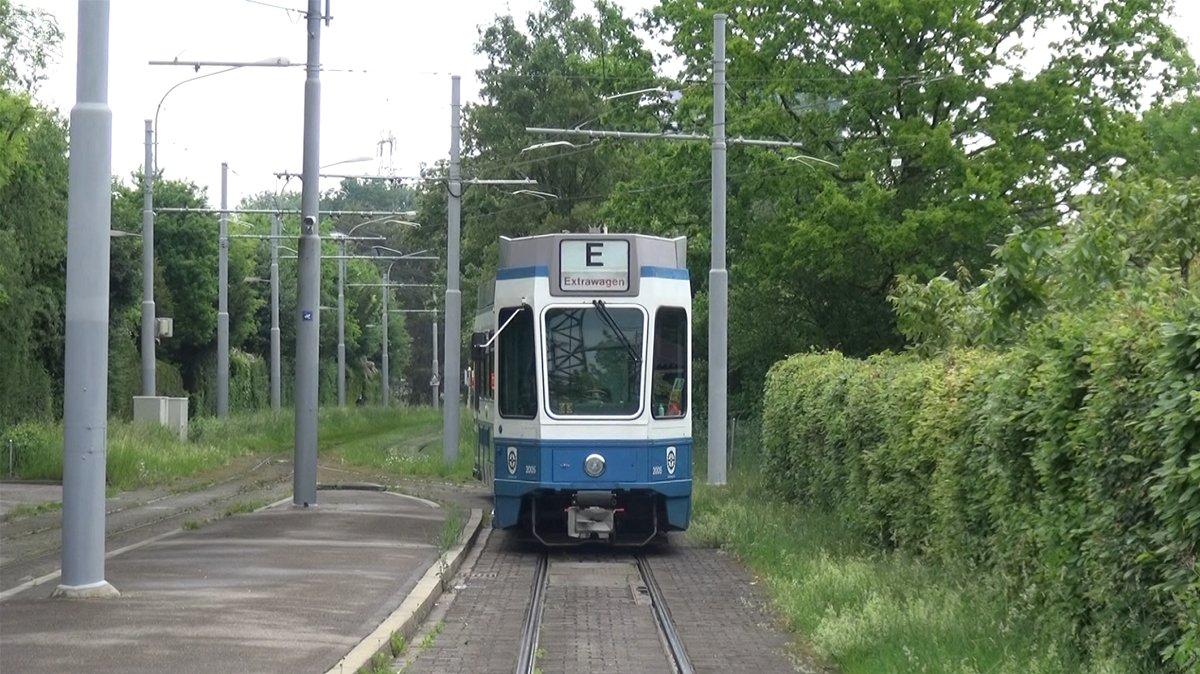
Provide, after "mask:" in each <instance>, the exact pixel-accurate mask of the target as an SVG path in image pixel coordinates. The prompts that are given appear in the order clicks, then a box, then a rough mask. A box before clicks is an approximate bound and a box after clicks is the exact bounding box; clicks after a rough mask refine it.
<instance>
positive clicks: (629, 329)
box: [546, 304, 645, 416]
mask: <svg viewBox="0 0 1200 674" xmlns="http://www.w3.org/2000/svg"><path fill="white" fill-rule="evenodd" d="M618 331H619V332H618ZM644 340H645V329H644V319H643V314H642V312H641V311H640V310H638V309H633V308H619V307H618V308H610V307H605V306H604V305H603V304H601V305H599V306H593V307H587V308H577V309H575V308H571V309H550V310H549V311H547V312H546V381H547V384H548V387H549V396H548V401H549V406H550V413H551V414H554V415H556V416H630V415H633V414H637V411H638V409H639V408H640V406H641V390H642V387H641V381H642V350H643V342H644Z"/></svg>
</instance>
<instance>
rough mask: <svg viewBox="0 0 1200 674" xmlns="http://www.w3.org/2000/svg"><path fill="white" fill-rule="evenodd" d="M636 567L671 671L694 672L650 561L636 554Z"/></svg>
mask: <svg viewBox="0 0 1200 674" xmlns="http://www.w3.org/2000/svg"><path fill="white" fill-rule="evenodd" d="M637 567H638V572H639V573H641V574H642V582H643V583H645V585H646V591H647V592H648V593H649V594H650V608H651V610H652V611H653V612H654V622H655V623H657V624H658V631H659V633H660V634H661V635H662V638H663V643H665V644H666V647H667V656H668V657H670V658H671V664H672V665H673V666H674V670H673V671H675V672H676V673H677V674H695V671H696V670H695V669H693V668H692V661H691V659H690V658H688V654H687V650H685V649H684V647H683V640H682V639H680V638H679V633H678V632H677V631H676V630H675V621H674V620H672V619H671V612H670V611H669V610H668V609H667V600H666V599H665V598H664V597H663V593H662V589H661V588H659V587H658V581H656V580H654V572H653V571H651V570H650V562H649V560H647V559H646V556H645V555H637Z"/></svg>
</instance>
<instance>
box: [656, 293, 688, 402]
mask: <svg viewBox="0 0 1200 674" xmlns="http://www.w3.org/2000/svg"><path fill="white" fill-rule="evenodd" d="M687 350H688V319H687V312H685V311H684V310H683V309H680V308H677V307H662V308H660V309H659V310H658V312H657V313H656V314H655V315H654V369H653V370H652V372H653V375H652V376H653V379H652V380H651V383H650V412H651V414H653V415H654V418H655V419H662V418H671V417H681V416H683V415H684V414H685V413H686V412H687V404H688V380H687V366H688V355H687Z"/></svg>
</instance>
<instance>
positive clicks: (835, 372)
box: [763, 179, 1200, 672]
mask: <svg viewBox="0 0 1200 674" xmlns="http://www.w3.org/2000/svg"><path fill="white" fill-rule="evenodd" d="M1158 184H1160V183H1159V182H1149V183H1147V182H1143V181H1141V180H1140V179H1139V180H1137V181H1135V182H1132V183H1123V184H1118V185H1114V186H1113V187H1112V189H1111V190H1110V191H1109V192H1108V193H1106V194H1105V195H1103V196H1102V197H1101V198H1099V199H1096V200H1095V201H1094V203H1093V205H1092V206H1090V207H1089V208H1088V209H1087V210H1085V211H1084V213H1083V214H1082V217H1081V218H1080V219H1079V220H1077V221H1076V222H1074V223H1072V224H1071V225H1070V226H1068V227H1065V228H1052V229H1041V230H1033V231H1030V232H1014V234H1013V235H1012V236H1010V237H1009V239H1008V240H1007V241H1006V243H1005V244H1004V245H1003V246H1000V247H998V248H997V252H996V255H995V257H996V258H997V260H998V261H999V263H998V264H997V265H996V266H995V267H993V268H992V269H990V270H988V272H987V274H986V277H987V279H988V280H987V282H985V283H984V284H981V285H980V286H979V287H977V288H972V289H969V290H967V289H966V283H965V282H964V280H963V279H959V280H956V281H953V282H952V281H949V280H948V279H944V278H941V279H935V280H934V281H933V282H931V283H929V284H924V285H921V284H914V283H912V282H911V281H908V282H905V283H903V284H901V287H900V289H899V291H898V292H897V294H896V295H895V296H894V302H895V305H896V307H897V311H898V314H899V318H898V320H899V325H900V326H901V328H902V329H903V330H904V331H905V333H906V335H907V336H909V337H910V339H914V340H919V341H918V342H917V344H916V348H915V349H914V351H913V352H912V353H908V354H903V355H879V356H874V357H871V358H869V359H867V360H865V361H858V360H850V359H846V358H845V357H843V356H841V355H840V354H837V353H826V354H808V355H803V356H795V357H793V358H791V359H788V360H786V361H782V362H780V363H778V364H777V365H776V366H774V368H773V369H772V373H771V375H770V377H769V378H768V384H767V389H766V400H765V408H764V428H763V437H764V452H765V459H766V461H767V462H768V464H769V465H770V466H771V467H772V471H771V474H773V476H774V482H773V484H772V488H773V489H774V490H775V491H778V492H779V493H781V494H783V495H785V496H787V497H789V498H792V499H796V500H801V501H804V502H806V503H809V504H812V505H814V506H818V507H822V508H827V509H830V510H831V511H832V510H841V509H847V510H849V511H850V512H852V513H853V519H854V520H855V523H856V525H857V527H858V530H859V531H860V532H862V533H863V535H864V536H866V537H867V538H868V539H869V540H872V541H874V542H875V543H876V544H877V545H879V546H882V547H885V548H898V549H901V550H907V551H910V552H914V553H922V554H929V555H933V556H936V557H940V558H944V559H947V560H956V561H960V562H965V563H968V564H975V565H980V566H983V567H985V568H990V569H991V570H992V571H993V573H994V574H995V575H996V577H998V578H1001V579H1003V580H1004V581H1005V582H1006V583H1008V584H1009V587H1010V589H1011V591H1012V593H1013V595H1014V596H1015V597H1019V598H1021V600H1022V601H1024V602H1027V603H1028V604H1027V610H1029V611H1036V612H1046V615H1048V616H1051V617H1052V618H1051V619H1053V620H1058V621H1061V622H1062V623H1063V624H1064V625H1066V626H1067V629H1069V630H1071V633H1072V634H1073V635H1074V638H1075V640H1076V643H1077V645H1078V646H1079V647H1080V648H1081V649H1085V650H1090V651H1092V652H1093V654H1097V655H1099V656H1105V655H1108V654H1113V653H1118V654H1121V653H1123V654H1127V655H1128V654H1137V653H1144V652H1145V650H1144V645H1145V644H1153V645H1154V646H1155V648H1154V650H1153V651H1152V652H1151V653H1148V654H1147V655H1146V658H1145V660H1144V661H1143V662H1142V663H1141V664H1142V665H1143V666H1144V668H1146V669H1148V670H1149V669H1154V668H1157V667H1160V666H1166V665H1167V664H1168V663H1170V665H1171V666H1172V667H1173V668H1174V669H1173V670H1171V671H1180V672H1183V671H1193V670H1194V668H1195V667H1196V666H1197V665H1198V664H1200V649H1197V644H1198V643H1200V638H1198V635H1200V630H1198V625H1197V622H1196V615H1198V613H1197V607H1198V606H1200V574H1198V573H1197V567H1196V565H1195V559H1196V552H1197V550H1196V542H1197V541H1200V514H1198V513H1200V463H1198V462H1200V422H1198V421H1197V420H1200V402H1198V401H1200V398H1198V397H1197V391H1198V390H1200V327H1198V326H1200V300H1198V298H1197V295H1196V294H1195V293H1194V292H1193V291H1192V289H1191V288H1190V287H1189V286H1188V285H1185V284H1188V283H1189V281H1188V277H1187V276H1186V275H1185V274H1183V273H1181V272H1180V271H1179V269H1177V268H1175V267H1174V266H1173V265H1172V264H1170V263H1171V261H1172V260H1173V259H1174V255H1175V253H1176V251H1177V250H1178V249H1177V248H1175V247H1174V246H1176V245H1177V242H1175V241H1172V240H1170V239H1166V240H1165V242H1164V240H1163V239H1160V238H1155V237H1146V236H1143V235H1142V233H1143V232H1147V231H1158V230H1159V229H1161V228H1160V226H1159V225H1157V224H1155V220H1154V219H1155V218H1161V217H1163V216H1162V213H1164V212H1167V211H1169V209H1170V205H1169V204H1170V200H1171V199H1173V198H1174V197H1175V196H1176V193H1173V192H1170V191H1167V192H1166V193H1164V194H1161V195H1158V196H1155V195H1154V194H1153V193H1152V192H1148V191H1145V190H1146V189H1148V186H1149V187H1150V188H1152V187H1153V186H1154V185H1158ZM1130 191H1132V192H1133V193H1134V194H1137V195H1138V197H1136V198H1130V197H1129V196H1128V195H1129V193H1130ZM1164 203H1165V204H1166V205H1164ZM931 355H932V357H930V356H931Z"/></svg>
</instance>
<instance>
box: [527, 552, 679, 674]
mask: <svg viewBox="0 0 1200 674" xmlns="http://www.w3.org/2000/svg"><path fill="white" fill-rule="evenodd" d="M633 561H634V563H635V564H636V568H637V574H638V583H639V584H637V586H636V587H635V588H631V590H632V593H633V594H635V595H636V594H644V595H645V596H646V597H648V599H649V606H648V608H649V611H650V613H651V614H652V616H653V622H654V625H655V627H656V628H657V632H658V634H657V636H658V642H659V645H660V646H661V647H662V651H663V653H662V655H664V656H665V657H666V661H667V663H668V664H669V668H670V669H669V671H671V672H674V673H675V674H693V672H694V670H693V668H692V664H691V660H690V659H689V658H688V655H687V651H686V650H685V649H684V646H683V641H682V640H681V639H680V637H679V634H678V631H677V630H676V628H675V622H674V620H672V618H671V613H670V611H669V610H668V608H667V602H666V599H665V598H664V597H663V593H662V590H661V589H660V588H659V586H658V582H657V581H656V580H655V579H654V572H653V570H652V569H651V568H650V562H649V560H648V559H647V558H646V556H645V555H641V554H639V555H635V556H634V557H633ZM555 563H556V562H552V560H551V559H550V554H549V553H547V552H542V553H540V554H539V555H538V557H537V560H536V561H535V565H534V573H533V582H532V584H531V587H530V598H529V603H528V604H527V605H526V608H525V615H524V621H523V623H522V628H521V640H520V648H519V651H518V654H517V663H516V668H515V669H514V671H515V672H516V674H534V672H536V671H541V670H542V669H543V667H541V666H539V659H540V657H541V656H542V654H543V653H542V651H543V649H541V648H540V647H541V645H542V641H541V636H542V621H543V617H544V616H545V614H546V599H547V596H549V595H550V591H549V588H550V586H551V583H552V577H553V576H554V574H552V572H551V566H552V565H553V564H555ZM557 563H558V564H562V565H564V566H566V567H569V565H570V559H569V557H568V558H563V559H559V560H557ZM629 566H631V565H630V564H629V558H628V557H624V558H618V559H612V560H611V561H604V562H599V563H596V562H592V563H591V566H589V567H587V570H586V571H580V572H572V571H571V570H569V569H568V570H566V571H564V573H577V574H579V573H590V574H591V575H593V576H604V575H612V573H611V572H612V571H616V572H617V573H620V571H621V569H622V568H625V567H629ZM605 567H611V568H610V569H605ZM558 577H560V578H562V577H564V576H563V575H562V574H559V576H558ZM565 584H566V585H571V584H573V583H572V582H567V583H565ZM638 599H639V597H636V596H631V597H629V602H626V606H624V607H623V608H622V609H619V610H623V611H628V610H630V607H629V606H628V603H633V604H635V605H636V606H645V603H644V602H642V601H639V600H638ZM608 600H609V601H610V602H611V600H612V595H609V596H608ZM583 606H584V607H585V608H584V609H583V610H586V604H584V605H583ZM633 610H636V608H635V609H633ZM587 623H588V616H583V615H581V616H576V619H575V620H574V621H572V624H579V625H583V624H587ZM642 637H643V639H642V640H644V637H645V635H642ZM573 638H574V639H583V640H588V639H598V640H605V639H612V638H614V635H612V634H605V633H603V632H602V631H601V632H599V633H597V632H595V631H592V630H586V629H584V630H579V631H577V632H575V633H574V634H573ZM558 645H559V647H561V646H562V644H561V643H560V644H558ZM642 645H643V646H644V645H645V644H642ZM572 646H573V647H572V648H571V650H574V651H588V650H590V646H591V645H590V644H586V643H585V644H573V645H572ZM610 646H615V649H614V648H610V649H609V650H610V652H611V651H613V650H615V651H616V652H620V651H621V650H622V647H623V646H626V647H629V646H631V645H630V644H610ZM598 650H603V649H602V648H601V649H598ZM635 669H636V667H635Z"/></svg>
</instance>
